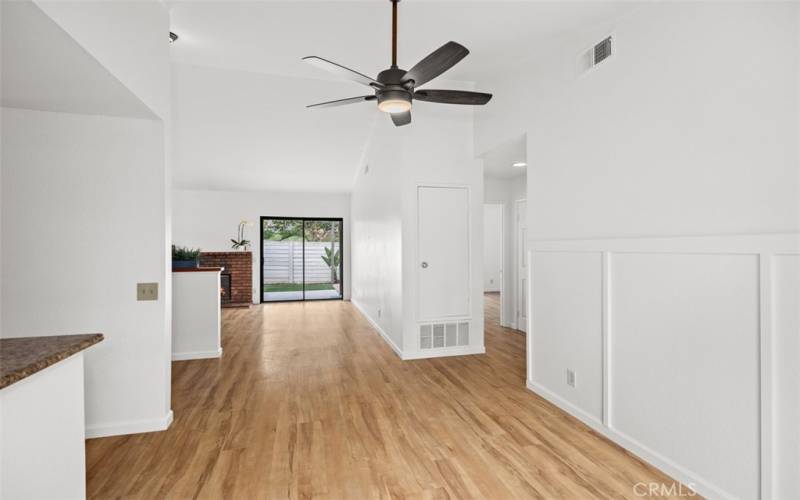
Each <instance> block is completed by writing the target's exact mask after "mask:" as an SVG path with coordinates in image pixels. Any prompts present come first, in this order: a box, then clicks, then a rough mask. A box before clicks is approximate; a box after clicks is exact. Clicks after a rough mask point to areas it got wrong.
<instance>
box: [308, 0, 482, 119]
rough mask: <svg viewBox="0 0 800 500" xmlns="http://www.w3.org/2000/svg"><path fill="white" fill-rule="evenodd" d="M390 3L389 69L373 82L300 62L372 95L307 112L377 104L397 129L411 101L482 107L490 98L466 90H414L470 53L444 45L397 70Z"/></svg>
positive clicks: (312, 59)
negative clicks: (364, 88) (370, 92)
mask: <svg viewBox="0 0 800 500" xmlns="http://www.w3.org/2000/svg"><path fill="white" fill-rule="evenodd" d="M389 1H390V2H392V66H391V67H390V68H389V69H386V70H383V71H381V72H380V73H379V74H378V77H377V78H375V79H373V78H370V77H369V76H367V75H364V74H363V73H359V72H358V71H355V70H352V69H350V68H347V67H345V66H342V65H341V64H337V63H335V62H333V61H329V60H327V59H323V58H321V57H318V56H307V57H304V58H303V60H304V61H307V62H309V63H310V64H313V65H314V66H317V67H318V68H321V69H324V70H326V71H329V72H331V73H334V74H336V75H337V76H340V77H342V78H345V79H347V80H351V81H354V82H357V83H360V84H362V85H366V86H368V87H371V88H372V90H373V94H372V95H365V96H358V97H350V98H347V99H338V100H336V101H327V102H321V103H318V104H311V105H309V106H307V107H308V108H330V107H334V106H342V105H345V104H353V103H356V102H362V101H375V100H377V101H378V109H379V110H381V111H383V112H385V113H388V114H390V115H391V118H392V122H394V124H395V125H396V126H398V127H400V126H402V125H408V124H409V123H411V107H412V102H413V100H414V99H417V100H419V101H427V102H436V103H443V104H466V105H483V104H486V103H487V102H489V100H490V99H491V98H492V94H486V93H483V92H471V91H465V90H429V89H424V90H417V88H418V87H420V86H422V85H424V84H426V83H428V82H429V81H431V80H433V79H434V78H436V77H437V76H439V75H441V74H442V73H444V72H445V71H447V70H448V69H450V68H452V67H453V66H455V65H456V64H457V63H458V62H459V61H460V60H462V59H464V58H465V57H466V56H467V54H469V50H467V49H466V47H464V46H463V45H461V44H458V43H456V42H447V43H446V44H444V45H442V46H441V47H439V48H438V49H436V50H434V51H433V52H431V53H430V54H428V56H427V57H425V58H424V59H423V60H422V61H420V62H418V63H417V64H416V65H415V66H414V67H413V68H411V69H410V70H408V71H406V70H403V69H400V68H398V67H397V3H398V2H399V1H400V0H389Z"/></svg>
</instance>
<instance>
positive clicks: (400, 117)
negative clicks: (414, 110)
mask: <svg viewBox="0 0 800 500" xmlns="http://www.w3.org/2000/svg"><path fill="white" fill-rule="evenodd" d="M391 115H392V121H393V122H394V124H395V125H396V126H398V127H402V126H403V125H408V124H409V123H411V111H405V112H403V113H391Z"/></svg>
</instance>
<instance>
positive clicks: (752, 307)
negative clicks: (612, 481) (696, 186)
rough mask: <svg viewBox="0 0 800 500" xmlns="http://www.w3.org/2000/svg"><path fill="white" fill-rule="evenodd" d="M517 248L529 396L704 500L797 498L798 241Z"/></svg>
mask: <svg viewBox="0 0 800 500" xmlns="http://www.w3.org/2000/svg"><path fill="white" fill-rule="evenodd" d="M529 247H530V249H531V250H530V254H529V259H530V262H531V263H532V265H531V275H530V279H531V297H530V301H529V304H528V307H529V309H530V311H531V315H532V319H531V325H532V332H531V334H530V336H529V339H530V340H529V342H528V364H529V366H528V373H529V380H528V387H529V388H530V389H531V390H533V391H535V392H537V393H539V394H540V395H542V396H543V397H545V398H547V399H549V400H550V401H551V402H553V403H554V404H556V405H557V406H559V407H561V408H562V409H563V410H565V411H567V412H568V413H571V414H572V415H574V416H576V417H578V418H579V419H581V420H583V421H584V422H585V423H586V424H588V425H589V426H590V427H592V428H594V429H595V430H597V431H598V432H600V433H602V434H604V435H605V436H607V437H609V438H610V439H612V440H613V441H615V442H617V443H618V444H620V445H621V446H623V447H625V448H626V449H628V450H630V451H632V452H633V453H635V454H637V455H639V456H640V457H642V458H643V459H644V460H646V461H648V462H649V463H651V464H653V465H655V466H656V467H658V468H660V469H662V470H663V471H664V472H665V473H667V474H668V475H670V476H671V477H673V478H675V479H676V480H679V481H681V482H683V483H684V484H686V485H690V486H691V487H693V488H695V490H696V491H697V492H698V493H700V494H702V495H704V496H707V497H713V498H760V499H770V498H795V497H798V495H800V491H798V486H797V484H796V480H795V478H796V471H797V469H798V467H800V446H798V444H800V431H799V430H798V428H797V425H796V422H797V421H798V420H800V369H798V368H797V367H798V366H800V363H799V362H798V361H800V360H798V357H800V306H798V303H800V234H798V233H782V234H765V235H732V236H692V237H670V238H626V239H603V240H601V239H597V240H547V241H543V240H538V241H537V240H531V241H530V245H529Z"/></svg>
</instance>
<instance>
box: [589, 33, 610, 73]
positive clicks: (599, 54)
mask: <svg viewBox="0 0 800 500" xmlns="http://www.w3.org/2000/svg"><path fill="white" fill-rule="evenodd" d="M613 48H614V47H613V39H612V38H611V37H610V36H609V37H606V38H605V39H604V40H603V41H602V42H600V43H598V44H597V45H595V46H594V51H593V52H594V58H593V61H594V65H595V66H596V65H598V64H600V63H601V62H603V61H604V60H606V59H608V58H609V57H610V56H611V54H612V53H613Z"/></svg>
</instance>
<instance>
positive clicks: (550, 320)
mask: <svg viewBox="0 0 800 500" xmlns="http://www.w3.org/2000/svg"><path fill="white" fill-rule="evenodd" d="M602 258H603V256H602V254H601V253H599V252H592V253H590V252H563V253H562V252H558V253H555V252H537V253H534V254H533V258H532V259H533V260H532V264H531V265H532V278H531V286H532V290H533V291H532V295H533V297H534V300H533V307H532V310H531V311H532V312H531V314H532V321H533V325H534V327H533V332H532V343H533V345H534V349H533V352H532V358H533V363H532V364H533V377H534V380H536V382H537V383H538V384H540V385H542V386H544V387H545V388H547V390H549V391H550V392H552V393H554V394H556V395H558V396H559V397H561V398H562V399H564V400H566V401H569V402H570V403H571V404H573V405H575V406H577V407H578V408H580V409H581V410H583V411H584V412H586V413H588V414H590V415H591V416H592V417H594V418H596V419H597V420H602V418H603V393H602V387H603V364H602V357H601V356H600V355H599V354H600V353H601V350H602V346H603V337H602V328H601V324H602V314H603V311H602V303H601V300H602V296H601V294H600V290H601V287H602V273H601V270H602V268H601V264H602ZM567 370H572V371H573V372H574V373H575V387H572V386H570V385H568V384H567Z"/></svg>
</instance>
